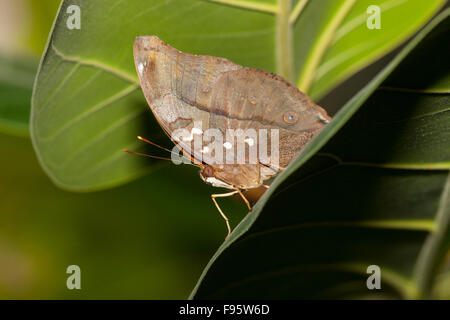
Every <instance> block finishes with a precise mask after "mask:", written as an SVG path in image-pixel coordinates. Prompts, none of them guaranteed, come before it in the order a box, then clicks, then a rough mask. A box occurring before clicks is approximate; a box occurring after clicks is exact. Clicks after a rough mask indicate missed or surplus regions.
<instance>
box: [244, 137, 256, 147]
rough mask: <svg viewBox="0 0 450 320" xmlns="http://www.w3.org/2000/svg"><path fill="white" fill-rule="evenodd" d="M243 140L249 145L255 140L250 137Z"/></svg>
mask: <svg viewBox="0 0 450 320" xmlns="http://www.w3.org/2000/svg"><path fill="white" fill-rule="evenodd" d="M244 141H245V142H247V144H248V145H249V146H250V147H251V146H253V145H254V144H255V142H254V141H253V139H252V138H247V139H245V140H244Z"/></svg>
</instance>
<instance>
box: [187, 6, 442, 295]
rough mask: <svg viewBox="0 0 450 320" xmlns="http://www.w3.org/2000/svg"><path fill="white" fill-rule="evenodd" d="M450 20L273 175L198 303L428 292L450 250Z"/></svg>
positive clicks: (217, 261) (206, 275)
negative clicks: (374, 280) (376, 286)
mask: <svg viewBox="0 0 450 320" xmlns="http://www.w3.org/2000/svg"><path fill="white" fill-rule="evenodd" d="M449 15H450V9H448V10H446V11H444V12H443V13H442V14H440V15H439V16H438V17H436V18H435V19H434V20H433V21H432V22H431V23H430V24H429V25H427V26H426V27H425V28H424V29H423V30H422V31H421V32H420V33H419V34H418V35H417V36H416V37H415V38H414V39H413V40H412V41H411V42H410V43H409V44H408V45H407V46H406V47H405V48H404V49H402V51H401V52H400V53H399V54H398V55H397V56H396V57H395V58H394V60H393V61H392V62H391V63H390V64H389V65H388V66H387V67H386V68H385V69H383V70H382V71H381V72H380V73H379V74H378V75H377V76H376V77H375V78H374V79H373V80H372V81H371V82H370V83H369V84H368V85H367V86H366V87H365V88H363V89H362V90H361V91H360V92H359V93H358V94H357V95H356V96H355V97H354V98H353V99H352V100H351V101H350V102H349V103H348V104H347V105H346V106H345V107H344V108H343V109H342V110H341V111H340V112H339V113H338V114H337V115H336V117H335V118H334V119H333V121H332V122H331V123H330V124H329V125H327V126H326V127H325V128H324V129H323V130H322V131H321V132H320V134H319V135H318V136H317V137H316V138H315V139H314V140H313V141H312V142H311V143H310V144H308V146H307V147H306V148H305V149H304V150H303V151H302V152H301V154H300V155H299V157H297V159H295V160H294V161H293V163H291V165H290V166H289V167H288V168H287V170H286V171H285V172H283V173H282V174H281V175H280V176H278V177H277V178H276V179H275V180H274V182H273V184H272V185H271V187H270V188H269V189H268V191H267V192H266V194H264V195H263V197H262V198H261V199H260V201H259V202H258V203H257V205H256V206H255V207H254V210H253V212H251V213H249V214H248V215H247V216H246V217H245V218H244V219H243V220H242V221H241V223H240V224H239V225H238V226H237V227H236V229H235V230H234V232H233V233H232V234H231V236H230V237H229V238H228V240H227V241H225V242H224V243H223V245H222V246H221V247H220V248H219V249H218V251H217V252H216V253H215V255H214V256H213V258H212V259H211V260H210V262H209V264H208V265H207V267H206V268H205V270H204V272H203V274H202V276H201V278H200V279H199V282H198V283H197V286H196V288H195V289H194V291H193V292H192V295H191V297H192V298H198V299H206V298H252V299H255V298H309V299H310V298H355V297H358V298H363V297H365V298H367V297H369V298H380V297H384V298H387V297H390V298H392V297H396V298H398V297H402V298H420V297H428V296H429V294H430V291H431V284H432V283H433V279H434V276H435V274H436V270H437V266H438V265H440V262H441V261H442V259H443V257H444V255H445V253H446V252H448V250H449V249H450V241H449V239H450V229H449V224H450V223H449V222H450V221H449V220H450V175H449V169H450V152H449V151H450V150H449V149H448V145H449V144H450V131H449V130H448V128H449V126H448V124H449V123H450V110H449V107H448V106H449V105H450V104H449V102H450V97H449V92H448V90H449V89H450V86H446V87H444V86H443V85H442V84H443V83H444V79H448V70H450V69H449V68H448V66H449V62H448V57H447V55H448V52H449V49H450V48H449V43H448V41H446V39H447V37H448V32H449V31H450V18H449ZM418 44H420V45H419V46H417V45H418ZM405 57H406V59H405ZM418 65H420V67H417V66H418ZM416 67H417V68H416ZM394 69H395V72H394V73H392V74H391V72H392V71H393V70H394ZM390 74H391V76H390V77H389V78H387V80H386V77H387V76H389V75H390ZM384 80H386V81H384ZM382 81H384V82H383V86H382V87H381V88H380V90H377V91H376V92H375V93H374V94H373V95H372V96H371V97H370V98H369V99H368V100H366V99H367V97H368V96H369V95H370V94H371V93H372V92H373V91H374V90H375V89H376V88H377V87H378V86H379V85H380V84H381V82H382ZM413 84H414V86H413V87H411V85H413ZM435 90H437V91H436V92H435ZM363 103H364V104H363ZM361 105H362V106H361ZM360 106H361V108H360V109H359V107H360ZM358 109H359V110H358ZM356 111H357V112H356ZM355 112H356V113H355ZM350 117H351V119H350V120H349V121H347V120H348V119H349V118H350ZM342 126H343V127H342ZM339 127H342V129H341V130H340V131H339V132H338V133H337V134H336V135H334V136H333V134H334V133H335V132H336V131H337V129H338V128H339ZM330 138H331V139H330ZM327 141H328V142H327ZM326 142H327V143H326ZM325 143H326V144H325ZM319 149H320V152H319V153H317V154H316V155H315V156H314V157H313V155H314V153H315V151H317V150H319ZM302 165H303V166H302ZM300 166H302V167H301V168H300ZM299 168H300V169H299ZM370 265H378V266H379V267H380V268H381V282H382V290H373V291H369V290H368V289H367V287H366V279H367V278H368V277H369V275H368V274H367V272H366V270H367V267H368V266H370Z"/></svg>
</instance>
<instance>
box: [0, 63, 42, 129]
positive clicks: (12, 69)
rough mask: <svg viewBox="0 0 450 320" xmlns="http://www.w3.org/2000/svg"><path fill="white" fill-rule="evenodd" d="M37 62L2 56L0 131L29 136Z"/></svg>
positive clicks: (0, 69) (0, 73) (0, 64)
mask: <svg viewBox="0 0 450 320" xmlns="http://www.w3.org/2000/svg"><path fill="white" fill-rule="evenodd" d="M36 69H37V62H34V61H33V60H32V59H29V58H23V59H12V58H9V57H5V56H0V131H1V132H6V133H8V134H14V135H19V136H27V135H28V134H29V133H28V132H29V129H28V123H29V118H30V105H31V91H32V88H33V81H34V76H35V74H36Z"/></svg>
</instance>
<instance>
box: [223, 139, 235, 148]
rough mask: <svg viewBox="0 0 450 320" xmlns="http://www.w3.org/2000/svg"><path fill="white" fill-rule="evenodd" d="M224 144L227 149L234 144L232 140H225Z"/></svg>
mask: <svg viewBox="0 0 450 320" xmlns="http://www.w3.org/2000/svg"><path fill="white" fill-rule="evenodd" d="M223 146H224V147H225V149H231V147H232V146H233V145H232V144H231V143H230V142H228V141H227V142H225V143H224V144H223Z"/></svg>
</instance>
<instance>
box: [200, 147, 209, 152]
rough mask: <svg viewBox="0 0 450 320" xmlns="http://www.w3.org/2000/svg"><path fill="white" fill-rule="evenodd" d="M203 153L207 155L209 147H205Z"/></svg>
mask: <svg viewBox="0 0 450 320" xmlns="http://www.w3.org/2000/svg"><path fill="white" fill-rule="evenodd" d="M200 152H201V153H207V152H209V148H208V147H203V149H202V151H200Z"/></svg>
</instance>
